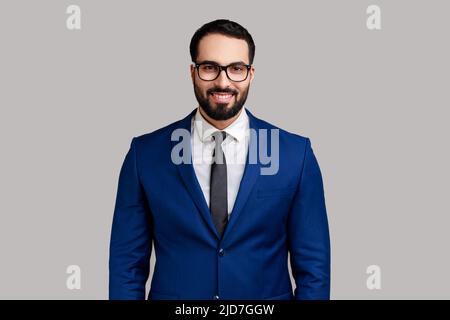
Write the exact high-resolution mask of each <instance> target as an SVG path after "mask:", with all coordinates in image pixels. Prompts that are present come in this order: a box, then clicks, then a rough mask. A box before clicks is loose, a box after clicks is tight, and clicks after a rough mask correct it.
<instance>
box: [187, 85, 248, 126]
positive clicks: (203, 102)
mask: <svg viewBox="0 0 450 320" xmlns="http://www.w3.org/2000/svg"><path fill="white" fill-rule="evenodd" d="M249 88H250V86H248V87H247V88H246V89H245V90H244V91H242V95H241V97H240V98H239V99H236V101H234V102H233V101H231V102H230V103H214V104H215V106H213V105H211V103H210V102H209V97H210V95H211V94H213V93H214V92H227V93H231V94H233V97H237V95H238V92H237V91H236V90H233V89H220V88H217V87H214V88H211V89H208V90H207V91H206V97H205V96H204V95H203V93H202V92H201V89H200V88H199V87H198V86H197V85H196V84H195V83H194V92H195V97H196V98H197V101H198V103H199V105H200V108H202V110H203V111H205V113H206V114H207V115H208V116H209V117H211V118H212V119H214V120H228V119H230V118H233V117H234V116H235V115H237V114H238V113H239V111H240V110H241V109H242V107H243V106H244V103H245V101H246V100H247V96H248V90H249ZM229 104H230V105H231V106H230V107H228V105H229Z"/></svg>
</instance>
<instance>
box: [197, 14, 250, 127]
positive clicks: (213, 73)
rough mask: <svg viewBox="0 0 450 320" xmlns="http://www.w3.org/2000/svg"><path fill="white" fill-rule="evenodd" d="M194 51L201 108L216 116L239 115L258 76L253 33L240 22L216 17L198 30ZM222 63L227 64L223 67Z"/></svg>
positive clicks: (226, 117) (212, 116)
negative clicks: (254, 79) (255, 75)
mask: <svg viewBox="0 0 450 320" xmlns="http://www.w3.org/2000/svg"><path fill="white" fill-rule="evenodd" d="M190 53H191V58H192V62H193V63H194V64H193V65H191V66H190V70H191V77H192V82H193V85H194V92H195V96H196V98H197V100H198V102H199V105H200V108H201V109H202V110H203V111H204V112H205V113H206V114H207V115H208V116H209V117H210V118H212V119H214V120H228V119H231V118H233V117H234V116H236V115H237V114H238V113H239V111H240V110H241V109H242V107H243V105H244V103H245V101H246V100H247V95H248V91H249V88H250V84H251V82H252V81H253V77H254V72H255V69H254V67H253V66H252V63H253V59H254V56H255V44H254V42H253V39H252V36H251V35H250V34H249V33H248V31H247V30H246V29H245V28H244V27H242V26H241V25H239V24H238V23H236V22H233V21H230V20H223V19H220V20H215V21H212V22H209V23H207V24H205V25H203V26H202V27H201V28H200V29H198V30H197V31H196V32H195V34H194V36H193V37H192V39H191V44H190ZM220 66H227V68H226V70H222V69H221V68H220ZM227 73H228V76H227ZM229 77H230V78H231V79H230V78H229Z"/></svg>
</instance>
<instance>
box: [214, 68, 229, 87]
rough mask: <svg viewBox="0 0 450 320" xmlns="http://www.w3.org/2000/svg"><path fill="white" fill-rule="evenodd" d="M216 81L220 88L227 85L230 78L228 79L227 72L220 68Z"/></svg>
mask: <svg viewBox="0 0 450 320" xmlns="http://www.w3.org/2000/svg"><path fill="white" fill-rule="evenodd" d="M216 83H217V84H218V86H220V87H221V88H225V87H228V86H229V85H230V79H228V76H227V73H226V72H225V70H220V72H219V76H218V77H217V79H216Z"/></svg>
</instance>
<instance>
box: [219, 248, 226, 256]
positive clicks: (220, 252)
mask: <svg viewBox="0 0 450 320" xmlns="http://www.w3.org/2000/svg"><path fill="white" fill-rule="evenodd" d="M219 255H220V256H221V257H223V256H224V255H225V250H223V249H222V248H220V250H219Z"/></svg>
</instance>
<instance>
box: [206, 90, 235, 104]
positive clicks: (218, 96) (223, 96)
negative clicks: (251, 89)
mask: <svg viewBox="0 0 450 320" xmlns="http://www.w3.org/2000/svg"><path fill="white" fill-rule="evenodd" d="M233 95H234V94H231V93H216V92H215V93H213V94H212V95H211V96H212V98H213V100H214V101H215V102H218V103H228V102H230V101H231V99H232V98H233Z"/></svg>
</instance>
